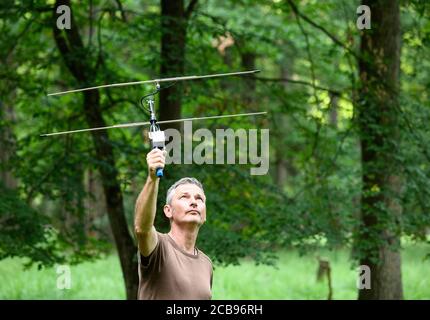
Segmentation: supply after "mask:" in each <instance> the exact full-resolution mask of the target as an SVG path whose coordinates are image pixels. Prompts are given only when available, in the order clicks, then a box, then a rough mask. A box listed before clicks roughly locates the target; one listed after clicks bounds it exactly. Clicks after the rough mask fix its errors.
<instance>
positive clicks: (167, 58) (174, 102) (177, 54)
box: [160, 0, 186, 130]
mask: <svg viewBox="0 0 430 320" xmlns="http://www.w3.org/2000/svg"><path fill="white" fill-rule="evenodd" d="M185 39H186V17H185V10H184V1H183V0H175V1H171V0H161V66H160V73H161V78H164V77H173V76H181V75H183V74H184V66H185ZM181 98H182V83H181V82H178V83H177V84H175V85H174V86H172V87H170V88H167V89H165V90H163V91H161V92H160V120H170V119H179V118H180V117H181ZM161 127H162V129H167V128H175V129H177V130H179V129H180V128H181V124H180V123H171V124H169V125H164V126H161Z"/></svg>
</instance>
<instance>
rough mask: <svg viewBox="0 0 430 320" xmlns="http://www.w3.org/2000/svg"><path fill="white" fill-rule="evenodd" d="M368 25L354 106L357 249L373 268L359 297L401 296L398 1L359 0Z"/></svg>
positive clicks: (363, 35)
mask: <svg viewBox="0 0 430 320" xmlns="http://www.w3.org/2000/svg"><path fill="white" fill-rule="evenodd" d="M363 4H365V5H368V6H369V7H370V9H371V14H372V16H371V17H372V29H371V30H363V31H362V35H361V48H360V49H361V55H360V57H362V58H361V59H360V61H359V71H360V78H361V87H360V90H359V100H360V101H359V102H358V104H357V106H356V109H357V113H358V123H359V128H360V140H361V152H362V155H361V161H362V171H363V173H362V180H363V186H362V188H363V189H362V197H361V227H360V228H359V230H358V232H357V235H356V236H357V237H356V239H355V240H356V243H355V250H356V252H358V254H359V257H360V264H361V265H367V266H369V268H370V270H371V289H361V290H359V293H358V298H359V299H403V289H402V276H401V257H400V248H399V245H400V231H401V230H400V228H401V227H400V224H399V219H400V215H401V211H402V208H401V206H400V204H399V200H398V199H399V196H400V187H401V184H402V183H401V182H402V179H401V169H400V168H401V167H400V165H399V163H398V162H397V161H396V160H395V158H396V154H397V147H396V145H397V143H398V139H399V129H398V113H397V106H398V90H399V65H400V35H401V32H400V17H399V11H400V9H399V2H398V0H378V1H363Z"/></svg>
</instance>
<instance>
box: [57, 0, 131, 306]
mask: <svg viewBox="0 0 430 320" xmlns="http://www.w3.org/2000/svg"><path fill="white" fill-rule="evenodd" d="M59 5H67V6H68V7H69V8H71V4H70V1H69V0H57V1H56V3H55V6H54V8H57V7H58V6H59ZM71 9H72V8H71ZM71 11H72V10H71ZM56 19H57V14H56V12H55V9H54V12H53V32H54V39H55V42H56V44H57V47H58V49H59V51H60V53H61V55H62V57H63V59H64V62H65V64H66V66H67V68H68V69H69V71H70V72H71V74H72V75H73V76H74V77H75V78H76V80H77V81H78V82H79V83H80V84H81V85H82V86H84V85H87V84H89V83H90V82H91V80H92V79H93V77H94V73H95V70H93V68H92V67H91V63H90V61H88V59H89V58H88V55H87V54H86V48H85V47H84V45H83V42H82V39H81V37H80V35H79V31H78V25H77V24H75V23H74V19H73V13H72V19H71V20H72V27H71V29H70V30H67V29H66V30H64V31H61V30H59V29H58V28H57V27H56ZM83 111H84V114H85V118H86V121H87V123H88V125H89V126H90V127H101V126H105V125H106V123H105V121H104V119H103V117H102V114H101V110H100V96H99V92H98V90H92V91H85V92H84V105H83ZM92 138H93V143H94V147H95V151H96V158H97V161H98V163H102V165H99V166H98V170H99V172H100V175H101V179H102V184H103V190H104V195H105V199H106V207H107V213H108V218H109V222H110V225H111V228H112V232H113V235H114V239H115V244H116V247H117V250H118V254H119V258H120V263H121V268H122V273H123V277H124V281H125V287H126V293H127V299H136V298H137V289H138V282H139V279H138V272H137V261H136V255H137V248H136V246H135V244H134V242H133V239H132V237H131V235H130V232H129V229H128V227H127V222H126V218H125V211H124V207H123V197H122V192H121V188H120V183H119V181H118V171H117V169H116V166H115V159H114V153H113V149H112V143H111V141H110V140H109V136H108V133H107V132H106V131H97V132H93V133H92Z"/></svg>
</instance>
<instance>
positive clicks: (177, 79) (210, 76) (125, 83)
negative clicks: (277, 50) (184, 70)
mask: <svg viewBox="0 0 430 320" xmlns="http://www.w3.org/2000/svg"><path fill="white" fill-rule="evenodd" d="M257 72H260V70H251V71H241V72H230V73H219V74H208V75H204V76H185V77H176V78H164V79H155V80H144V81H133V82H120V83H112V84H105V85H101V86H95V87H87V88H81V89H74V90H68V91H61V92H54V93H48V96H58V95H62V94H67V93H74V92H81V91H88V90H94V89H101V88H110V87H124V86H132V85H138V84H145V83H159V82H169V81H185V80H198V79H207V78H218V77H229V76H240V75H246V74H253V73H257Z"/></svg>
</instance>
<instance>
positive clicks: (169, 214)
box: [163, 204, 172, 219]
mask: <svg viewBox="0 0 430 320" xmlns="http://www.w3.org/2000/svg"><path fill="white" fill-rule="evenodd" d="M163 211H164V215H165V216H166V217H167V218H168V219H171V218H172V207H171V206H170V205H169V204H166V205H164V207H163Z"/></svg>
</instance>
